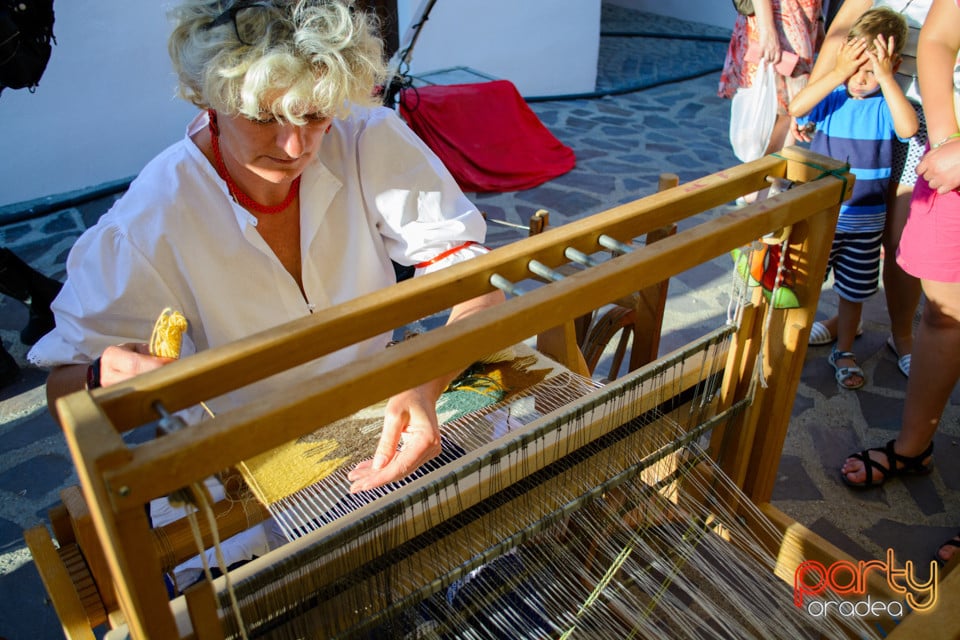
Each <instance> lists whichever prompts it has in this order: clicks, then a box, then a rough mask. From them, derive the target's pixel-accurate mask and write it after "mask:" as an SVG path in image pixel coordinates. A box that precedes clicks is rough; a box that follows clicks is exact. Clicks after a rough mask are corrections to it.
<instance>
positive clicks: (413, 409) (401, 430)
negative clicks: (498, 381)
mask: <svg viewBox="0 0 960 640" xmlns="http://www.w3.org/2000/svg"><path fill="white" fill-rule="evenodd" d="M434 386H435V385H433V384H430V383H428V384H426V385H422V386H420V387H416V388H415V389H411V390H409V391H404V392H403V393H399V394H397V395H395V396H393V397H392V398H390V400H389V401H388V402H387V407H386V412H385V415H384V419H383V431H382V432H381V433H380V441H379V442H378V443H377V451H376V453H375V454H374V456H373V459H372V460H364V461H363V462H361V463H360V464H358V465H357V466H356V467H355V468H354V469H353V470H352V471H350V473H349V474H348V475H347V478H348V479H349V480H350V482H351V483H352V484H351V485H350V492H351V493H357V492H358V491H366V490H368V489H373V488H376V487H379V486H382V485H384V484H387V483H388V482H394V481H396V480H400V479H402V478H405V477H407V476H408V475H410V474H411V473H413V472H414V471H415V470H416V469H417V468H418V467H420V465H422V464H424V463H425V462H427V461H428V460H431V459H433V458H435V457H437V456H438V455H439V454H440V426H439V424H438V421H437V410H436V402H437V397H438V396H439V394H437V393H435V389H434ZM398 445H399V448H398Z"/></svg>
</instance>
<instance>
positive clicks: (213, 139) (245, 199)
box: [207, 109, 300, 215]
mask: <svg viewBox="0 0 960 640" xmlns="http://www.w3.org/2000/svg"><path fill="white" fill-rule="evenodd" d="M207 116H208V117H209V119H210V144H211V145H212V146H213V161H214V163H215V164H216V169H217V173H218V174H220V177H221V178H223V179H224V181H226V183H227V189H228V190H229V191H230V195H231V196H233V199H234V200H235V201H236V203H237V204H239V205H240V206H241V207H243V208H244V209H248V210H250V211H254V212H256V213H266V214H271V215H272V214H275V213H280V212H281V211H283V210H284V209H286V208H287V207H289V206H290V203H291V202H293V199H294V198H296V197H297V194H299V193H300V176H297V177H296V178H295V179H294V181H293V183H292V184H291V185H290V191H289V192H288V193H287V197H286V198H284V199H283V202H281V203H280V204H277V205H274V206H272V207H270V206H267V205H264V204H260V203H259V202H257V201H256V200H254V199H253V198H251V197H250V196H248V195H247V194H246V193H244V191H243V190H242V189H241V188H240V187H239V186H237V183H236V182H234V181H233V177H232V176H231V175H230V172H229V171H227V165H225V164H224V163H223V156H222V155H221V154H220V127H219V126H217V112H216V111H214V110H213V109H207Z"/></svg>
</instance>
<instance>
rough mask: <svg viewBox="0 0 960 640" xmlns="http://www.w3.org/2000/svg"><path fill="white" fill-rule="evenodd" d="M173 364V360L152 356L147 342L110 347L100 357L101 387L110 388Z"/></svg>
mask: <svg viewBox="0 0 960 640" xmlns="http://www.w3.org/2000/svg"><path fill="white" fill-rule="evenodd" d="M171 362H173V359H172V358H159V357H157V356H152V355H150V347H149V345H147V344H146V343H145V342H141V343H135V342H128V343H125V344H118V345H113V346H109V347H107V348H106V349H104V350H103V355H101V356H100V386H103V387H109V386H110V385H112V384H117V383H118V382H123V381H124V380H129V379H130V378H132V377H134V376H136V375H139V374H141V373H146V372H147V371H153V370H154V369H159V368H160V367H162V366H164V365H167V364H170V363H171Z"/></svg>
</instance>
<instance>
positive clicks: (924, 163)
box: [917, 140, 960, 194]
mask: <svg viewBox="0 0 960 640" xmlns="http://www.w3.org/2000/svg"><path fill="white" fill-rule="evenodd" d="M917 175H918V176H923V178H924V179H925V180H926V181H927V182H928V183H929V184H930V188H931V189H936V190H937V193H940V194H944V193H949V192H950V191H954V190H956V189H957V188H958V187H960V140H952V141H950V142H947V143H946V144H944V145H943V146H941V147H938V148H936V149H931V150H930V151H928V152H927V153H925V154H924V156H923V158H922V159H921V160H920V164H918V165H917Z"/></svg>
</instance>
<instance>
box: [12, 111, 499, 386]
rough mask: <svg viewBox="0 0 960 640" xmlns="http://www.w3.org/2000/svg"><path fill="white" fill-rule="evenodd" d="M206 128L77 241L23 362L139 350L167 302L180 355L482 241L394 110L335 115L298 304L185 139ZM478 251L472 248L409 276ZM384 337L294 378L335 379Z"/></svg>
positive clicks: (377, 285)
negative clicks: (184, 323)
mask: <svg viewBox="0 0 960 640" xmlns="http://www.w3.org/2000/svg"><path fill="white" fill-rule="evenodd" d="M206 124H207V117H206V113H202V114H200V115H199V116H198V117H197V118H195V119H194V121H193V122H192V123H191V124H190V125H189V127H188V128H187V135H186V137H185V138H184V139H183V140H181V141H180V142H178V143H176V144H174V145H172V146H171V147H169V148H168V149H166V150H165V151H163V152H162V153H161V154H160V155H159V156H157V157H156V158H155V159H154V160H152V161H151V162H150V163H149V164H148V165H147V166H146V167H145V168H144V169H143V171H142V172H141V173H140V175H139V176H138V177H137V178H136V180H134V181H133V183H132V184H131V185H130V188H129V190H128V191H127V193H126V194H125V195H124V196H123V197H122V198H121V199H120V200H119V201H118V202H117V203H116V204H115V205H114V206H113V208H112V209H110V211H109V212H107V213H106V214H105V215H104V216H103V217H102V218H101V219H100V221H99V222H98V223H97V224H96V225H95V226H93V227H91V228H90V229H88V230H87V231H86V232H85V233H84V234H83V235H82V236H81V237H80V239H79V240H78V241H77V242H76V244H75V245H74V247H73V249H72V250H71V252H70V255H69V257H68V259H67V280H66V283H65V284H64V287H63V290H62V292H61V293H60V295H59V296H58V297H57V299H56V300H55V301H54V303H53V305H52V309H53V311H54V313H55V315H56V328H55V329H54V330H53V331H52V332H51V333H49V334H48V335H46V336H45V337H43V338H42V339H41V340H40V341H39V342H37V344H36V345H34V347H33V348H32V349H31V350H30V353H29V356H28V357H29V359H30V361H31V362H33V363H35V364H37V365H38V366H41V367H52V366H55V365H61V364H70V363H85V362H89V361H90V360H92V359H93V358H95V357H96V356H98V355H99V354H100V353H102V352H103V350H104V349H105V348H106V347H107V346H109V345H112V344H119V343H124V342H146V341H147V340H148V338H149V336H150V332H151V330H152V327H153V323H154V320H155V319H156V317H157V315H158V314H159V313H160V311H161V310H162V309H163V308H164V307H173V308H175V309H178V310H180V311H181V312H182V313H183V314H184V315H185V316H186V318H187V320H188V322H189V325H190V328H189V330H188V333H187V335H186V336H185V339H184V347H183V354H184V355H188V354H190V353H192V352H194V351H198V350H203V349H207V348H210V347H215V346H218V345H223V344H226V343H228V342H231V341H233V340H237V339H239V338H244V337H247V336H249V335H251V334H253V333H256V332H258V331H261V330H264V329H268V328H271V327H274V326H276V325H278V324H281V323H283V322H286V321H290V320H293V319H296V318H301V317H303V316H306V315H309V314H310V313H312V312H313V310H315V309H324V308H327V307H330V306H332V305H336V304H338V303H342V302H345V301H347V300H350V299H352V298H356V297H358V296H360V295H363V294H366V293H370V292H373V291H377V290H379V289H382V288H384V287H386V286H389V285H390V284H393V283H394V282H395V275H394V271H393V266H392V264H391V259H393V260H394V261H396V262H397V263H399V264H403V265H413V264H417V263H420V262H426V261H429V260H431V259H433V258H435V257H437V256H438V255H439V254H441V253H443V252H444V251H446V250H449V249H451V248H452V247H455V246H458V245H460V244H462V243H464V242H468V241H472V242H476V243H482V242H483V240H484V237H485V234H486V225H485V222H484V220H483V217H482V216H481V215H480V213H479V212H478V211H477V209H476V208H475V207H474V205H473V204H472V203H471V202H470V201H469V200H467V198H466V197H465V196H464V194H463V192H462V191H461V190H460V189H459V187H458V186H457V185H456V183H455V181H454V179H453V178H452V177H451V175H450V174H449V172H448V171H447V170H446V169H445V168H444V167H443V165H442V164H441V162H440V160H439V159H438V158H437V157H436V156H435V155H434V154H433V152H431V151H430V149H429V148H428V147H427V146H426V145H425V144H424V143H423V142H422V141H421V140H420V139H419V138H418V137H417V136H416V135H415V134H414V133H413V132H412V131H411V130H410V129H409V128H408V127H407V126H406V125H405V124H404V123H403V122H402V121H401V120H400V118H399V117H398V116H397V115H396V114H395V113H394V112H393V111H391V110H389V109H386V108H382V107H379V108H374V109H360V108H356V109H354V112H353V114H352V115H351V116H349V117H348V118H345V119H340V120H336V121H334V123H333V129H332V130H331V131H330V133H329V134H327V136H326V137H325V138H324V140H323V142H322V144H321V148H320V150H319V152H318V153H317V156H316V159H315V160H314V161H313V162H312V163H310V164H309V165H308V166H307V168H306V170H305V171H304V173H303V177H302V180H301V185H300V207H301V212H300V218H301V223H300V224H301V255H302V261H303V264H302V280H303V289H304V292H305V294H306V297H304V294H303V293H301V291H300V288H299V287H298V285H297V283H296V281H295V280H294V278H293V277H292V276H291V275H290V274H289V273H288V272H287V271H286V269H284V267H283V265H282V264H281V263H280V261H279V260H278V259H277V257H276V255H274V253H273V252H272V251H271V250H270V248H269V247H268V246H267V244H266V243H265V242H264V240H263V239H262V238H261V237H260V235H259V234H258V233H257V230H256V225H257V220H256V218H255V217H254V216H253V215H251V214H250V213H249V212H247V211H246V210H245V209H243V208H242V207H240V206H239V205H237V204H236V203H235V202H234V201H233V199H232V198H231V197H230V195H229V192H228V190H227V185H226V183H225V182H224V181H223V180H222V179H221V178H220V176H219V175H218V174H217V172H216V170H215V169H214V168H213V167H212V166H211V164H210V163H209V162H208V161H207V159H206V157H205V156H204V155H203V154H202V153H201V151H200V149H198V148H197V146H196V145H195V144H194V143H193V141H192V140H191V139H190V135H191V134H193V133H195V132H197V131H199V130H200V129H201V128H202V127H204V126H206ZM486 251H487V250H486V249H485V248H484V247H483V246H482V245H480V244H475V245H472V246H469V247H467V248H465V249H464V250H461V251H457V252H455V253H453V254H452V255H450V256H449V257H446V258H443V259H442V260H439V261H437V262H436V263H433V264H430V265H429V266H427V267H425V268H421V269H417V275H419V274H420V273H426V272H428V271H434V270H437V269H440V268H443V267H444V266H448V265H450V264H452V263H454V262H458V261H461V260H464V259H468V258H470V257H473V256H475V255H478V254H480V253H484V252H486ZM389 337H390V336H389V335H384V336H379V337H378V338H374V339H371V340H368V341H366V342H365V343H363V344H361V345H355V346H353V347H350V348H347V349H344V350H341V351H339V352H337V353H334V354H331V355H330V356H327V357H325V358H322V359H321V360H318V361H316V362H314V363H310V364H309V365H305V366H306V367H309V368H310V371H306V372H305V371H303V370H302V368H301V370H299V373H298V374H296V375H298V376H301V379H302V376H304V375H310V374H311V372H312V374H314V375H315V374H316V373H319V372H322V371H329V370H331V369H333V368H336V367H337V366H339V365H341V364H343V363H346V362H349V361H352V360H355V359H356V358H358V357H360V356H363V355H365V354H369V353H372V352H374V351H377V350H379V349H381V348H383V347H384V346H385V344H386V343H387V341H388V340H389Z"/></svg>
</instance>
